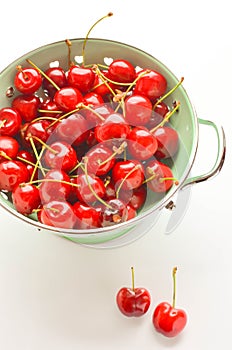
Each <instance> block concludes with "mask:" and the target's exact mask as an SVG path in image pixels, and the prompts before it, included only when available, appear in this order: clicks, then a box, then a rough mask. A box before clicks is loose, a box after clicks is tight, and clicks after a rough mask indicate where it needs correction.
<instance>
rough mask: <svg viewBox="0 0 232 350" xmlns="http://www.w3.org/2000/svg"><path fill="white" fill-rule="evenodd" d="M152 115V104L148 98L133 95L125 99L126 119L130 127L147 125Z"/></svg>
mask: <svg viewBox="0 0 232 350" xmlns="http://www.w3.org/2000/svg"><path fill="white" fill-rule="evenodd" d="M151 115H152V103H151V101H150V100H149V99H148V98H147V97H146V96H142V95H135V94H132V95H131V96H129V97H127V98H126V99H125V118H126V121H127V122H128V123H129V124H130V125H132V126H136V125H138V126H141V125H146V124H147V123H148V122H149V120H150V118H151Z"/></svg>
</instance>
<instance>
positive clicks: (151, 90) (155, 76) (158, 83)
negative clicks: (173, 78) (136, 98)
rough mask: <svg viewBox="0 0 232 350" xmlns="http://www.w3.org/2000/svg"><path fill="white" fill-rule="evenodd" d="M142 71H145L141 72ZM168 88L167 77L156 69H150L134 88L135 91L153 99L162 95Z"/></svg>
mask: <svg viewBox="0 0 232 350" xmlns="http://www.w3.org/2000/svg"><path fill="white" fill-rule="evenodd" d="M142 72H143V71H141V72H140V73H142ZM166 89H167V80H166V78H165V77H164V76H163V75H162V74H161V73H159V72H157V71H155V70H150V71H149V72H147V73H146V74H144V75H142V76H141V77H140V78H139V79H138V81H137V82H136V85H135V88H134V93H135V94H139V95H144V96H146V97H148V98H149V99H150V100H151V101H153V100H155V99H157V98H158V97H160V96H162V95H163V94H164V93H165V91H166Z"/></svg>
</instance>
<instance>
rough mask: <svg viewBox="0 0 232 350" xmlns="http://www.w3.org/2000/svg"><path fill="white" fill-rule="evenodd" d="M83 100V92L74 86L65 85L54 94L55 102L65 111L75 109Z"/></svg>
mask: <svg viewBox="0 0 232 350" xmlns="http://www.w3.org/2000/svg"><path fill="white" fill-rule="evenodd" d="M82 100H83V96H82V94H81V92H80V91H79V90H78V89H76V88H74V87H72V86H65V87H63V88H61V89H60V90H58V91H56V93H55V95H54V102H55V103H56V105H57V107H58V108H59V109H61V110H62V111H64V112H70V111H73V110H75V109H76V108H77V105H78V104H79V103H80V102H82Z"/></svg>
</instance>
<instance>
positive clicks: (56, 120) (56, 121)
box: [47, 107, 81, 129]
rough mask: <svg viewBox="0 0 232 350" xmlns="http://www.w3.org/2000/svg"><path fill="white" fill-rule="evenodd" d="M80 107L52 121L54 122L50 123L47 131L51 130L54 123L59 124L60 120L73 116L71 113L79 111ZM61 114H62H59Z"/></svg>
mask: <svg viewBox="0 0 232 350" xmlns="http://www.w3.org/2000/svg"><path fill="white" fill-rule="evenodd" d="M80 108H81V107H77V108H75V109H73V110H72V111H69V112H67V113H65V114H63V115H62V116H60V117H59V118H56V119H55V120H54V122H52V123H51V124H50V125H49V126H48V127H47V129H49V128H51V127H52V126H53V125H55V124H56V123H58V122H60V121H61V120H63V119H64V118H66V117H68V116H69V115H71V114H73V113H76V112H78V111H79V110H80ZM61 113H62V112H61Z"/></svg>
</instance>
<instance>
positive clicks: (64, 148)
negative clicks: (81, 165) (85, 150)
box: [44, 141, 77, 171]
mask: <svg viewBox="0 0 232 350" xmlns="http://www.w3.org/2000/svg"><path fill="white" fill-rule="evenodd" d="M44 161H45V164H46V165H47V166H48V167H50V168H53V169H59V170H64V171H70V170H72V169H73V168H74V167H75V165H76V164H77V154H76V151H75V150H74V148H73V147H72V146H71V145H70V144H69V143H67V142H65V141H56V142H53V143H52V144H51V145H50V147H49V148H48V149H47V150H46V151H45V154H44Z"/></svg>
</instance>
